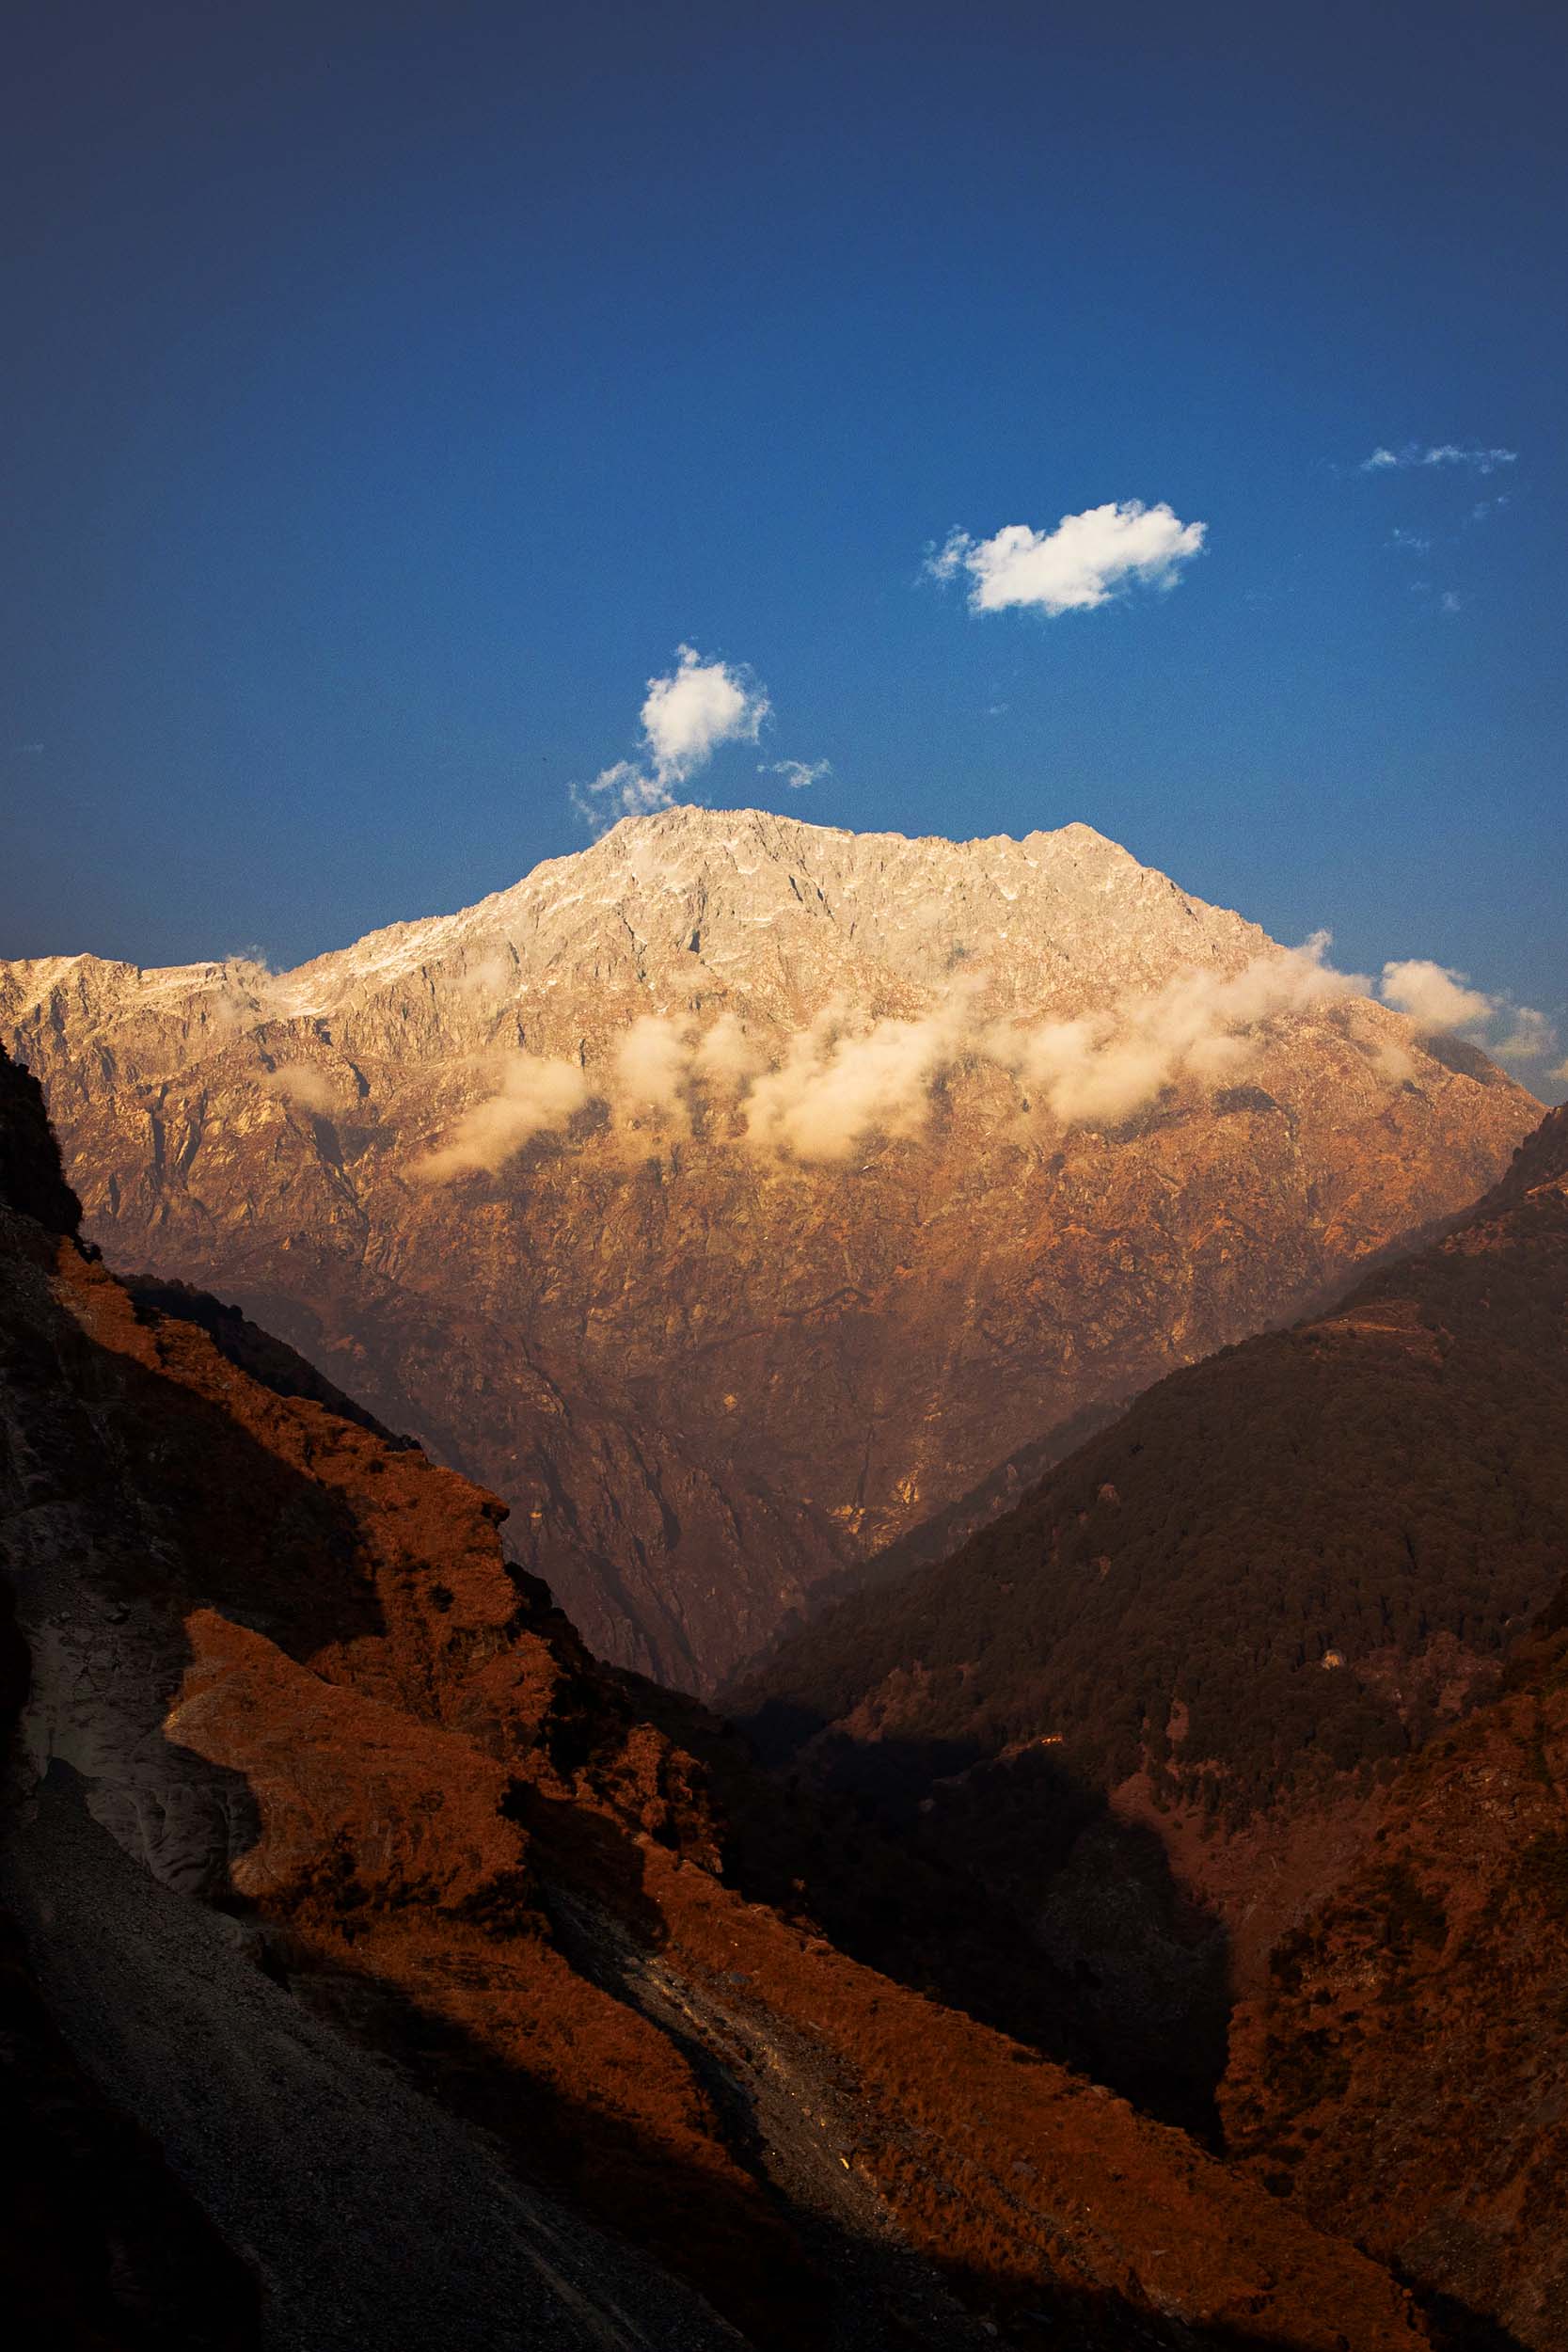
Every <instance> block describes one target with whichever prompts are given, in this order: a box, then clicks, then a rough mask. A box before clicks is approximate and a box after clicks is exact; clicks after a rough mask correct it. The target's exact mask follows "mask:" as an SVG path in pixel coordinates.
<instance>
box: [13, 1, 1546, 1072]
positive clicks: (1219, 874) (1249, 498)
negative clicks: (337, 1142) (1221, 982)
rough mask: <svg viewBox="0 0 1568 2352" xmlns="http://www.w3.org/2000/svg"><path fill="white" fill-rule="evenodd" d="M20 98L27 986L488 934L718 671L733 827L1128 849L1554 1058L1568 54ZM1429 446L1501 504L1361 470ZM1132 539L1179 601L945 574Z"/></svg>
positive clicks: (511, 72)
mask: <svg viewBox="0 0 1568 2352" xmlns="http://www.w3.org/2000/svg"><path fill="white" fill-rule="evenodd" d="M568 15H569V17H570V21H569V22H567V21H565V20H566V19H567V17H568ZM13 52H14V53H15V54H13V56H12V60H11V63H12V72H11V74H10V76H9V83H10V87H9V88H8V93H7V95H6V97H5V100H4V102H3V105H4V119H3V120H0V132H3V138H0V151H3V152H0V186H3V197H4V205H5V215H6V217H7V219H8V222H9V224H10V227H9V231H8V241H7V248H6V255H5V264H4V275H5V302H6V316H7V321H8V336H7V342H8V358H7V362H6V366H5V371H4V375H3V379H0V411H3V418H0V421H3V425H4V431H3V435H0V468H3V469H4V474H5V488H6V505H7V511H8V517H9V529H8V532H7V539H6V547H5V551H4V554H3V556H0V580H3V585H4V595H5V600H6V608H7V617H6V624H5V628H4V630H3V631H0V696H3V722H0V725H3V734H0V775H3V776H4V779H5V784H4V789H5V794H6V800H7V804H8V826H7V834H8V844H9V855H8V858H7V859H6V861H5V868H4V872H3V874H0V947H4V949H5V950H6V951H8V952H10V953H40V952H46V951H53V950H56V949H73V948H76V947H80V946H90V947H92V948H95V949H97V950H99V951H100V952H103V953H110V954H117V955H123V956H127V957H131V958H133V959H135V960H136V961H143V962H154V961H168V960H172V959H177V958H185V957H195V956H200V955H207V954H215V953H223V952H226V951H230V950H233V949H237V948H240V947H248V946H258V947H260V948H261V949H263V950H264V951H265V952H266V953H267V954H269V955H270V956H271V957H272V958H273V959H274V960H275V961H278V962H288V961H295V960H297V959H298V958H299V957H301V956H303V955H305V954H308V953H310V952H313V951H315V950H317V949H319V948H322V947H324V946H332V945H336V944H340V943H341V942H342V941H345V940H347V939H349V938H351V937H353V936H355V935H356V933H358V932H359V931H361V930H366V929H368V928H370V927H372V925H374V924H377V923H381V922H385V921H389V920H392V919H394V918H396V917H399V916H403V915H408V914H422V913H427V912H435V911H438V910H441V909H445V908H449V907H453V906H456V905H459V904H462V903H466V902H467V901H469V900H471V899H473V898H477V897H479V896H480V895H482V894H483V892H484V891H486V890H490V889H494V888H497V887H499V886H502V885H504V884H505V883H507V882H511V881H514V880H515V879H516V877H517V876H518V875H519V874H520V873H522V872H523V871H525V870H526V869H527V868H528V867H529V866H531V864H533V863H534V861H535V860H536V859H538V858H539V857H541V856H546V855H551V854H555V853H558V852H560V851H562V850H568V849H570V848H573V847H575V846H579V845H580V844H581V843H582V842H584V841H585V840H586V839H587V838H588V837H589V836H588V834H587V832H586V831H585V829H584V826H583V823H582V820H581V819H580V818H579V817H578V815H577V813H576V812H575V810H574V808H573V806H572V803H571V798H570V787H572V786H574V785H576V786H578V787H579V791H580V790H581V788H582V787H586V786H587V785H589V784H590V783H591V782H592V780H593V779H594V778H595V777H597V776H599V775H600V774H601V773H602V771H605V770H606V769H607V768H610V767H612V766H613V765H614V764H615V763H616V762H620V761H631V762H634V763H636V762H638V761H639V760H641V772H644V773H646V772H648V747H647V745H646V744H641V745H640V740H639V732H640V715H639V714H640V711H641V706H642V704H643V700H644V697H645V695H646V693H647V691H648V682H649V680H650V679H653V678H656V677H665V676H670V675H675V674H676V667H675V665H676V661H677V648H678V647H680V646H682V645H689V646H690V647H692V648H694V649H695V651H696V654H697V656H698V657H699V658H700V660H701V661H702V663H703V664H705V665H713V664H717V663H724V664H727V665H730V667H731V669H732V670H733V671H735V672H736V674H737V675H740V676H741V678H742V684H743V688H744V691H745V692H746V693H748V694H749V695H751V697H752V700H751V702H750V703H749V704H748V705H747V708H748V709H749V710H750V711H751V712H752V716H753V717H754V714H755V711H756V707H757V697H758V696H760V695H761V693H762V692H763V691H766V696H767V700H768V706H769V715H768V718H767V719H766V721H764V722H763V723H761V725H760V728H759V730H758V733H757V739H756V740H755V741H752V740H750V739H745V738H744V736H743V737H742V738H741V739H734V740H730V741H728V742H721V743H720V744H719V745H718V747H717V748H716V749H715V750H714V751H713V754H712V756H711V757H710V758H709V759H707V760H706V761H705V762H703V763H699V764H698V765H697V766H696V767H694V768H684V769H683V768H682V767H681V766H680V764H679V763H677V766H676V769H675V770H673V771H667V772H668V773H669V774H673V776H674V778H675V787H674V788H677V789H679V790H680V791H681V792H682V793H683V794H685V795H686V796H688V797H694V796H701V797H704V798H707V799H711V800H712V801H714V802H715V803H721V804H740V803H758V802H760V803H763V804H765V805H771V806H775V807H779V808H782V809H785V810H787V811H788V812H789V813H790V814H794V815H800V816H803V817H807V818H815V819H818V820H820V821H824V822H831V823H840V824H848V825H854V826H860V827H896V828H898V829H900V830H903V831H907V832H922V831H940V832H944V833H952V834H972V833H986V832H1003V831H1005V832H1010V833H1022V832H1024V831H1027V830H1029V829H1030V828H1031V827H1033V826H1037V825H1054V824H1060V823H1065V822H1067V821H1068V820H1069V819H1071V818H1084V819H1085V820H1086V821H1087V822H1089V823H1091V824H1094V825H1096V826H1098V827H1100V829H1101V831H1103V832H1106V833H1109V834H1113V835H1115V836H1116V837H1117V839H1119V840H1121V841H1124V842H1125V843H1126V844H1127V846H1128V847H1129V848H1130V849H1132V850H1133V851H1134V852H1135V853H1136V854H1137V855H1138V856H1140V857H1141V858H1144V859H1145V860H1147V861H1148V862H1150V863H1152V864H1156V865H1159V866H1163V867H1164V868H1165V869H1166V870H1167V871H1169V872H1171V873H1173V874H1174V875H1176V876H1177V878H1178V879H1179V880H1180V881H1181V882H1183V883H1184V884H1186V885H1187V886H1188V887H1190V888H1192V889H1195V890H1196V891H1198V892H1199V893H1200V894H1201V895H1203V896H1204V897H1207V898H1213V899H1217V900H1221V901H1224V902H1227V903H1229V904H1233V905H1237V906H1240V907H1242V908H1243V910H1245V912H1247V913H1248V914H1252V915H1254V916H1256V917H1257V918H1258V919H1259V921H1261V922H1263V923H1265V924H1266V925H1267V926H1268V928H1269V929H1270V930H1272V931H1274V932H1275V935H1277V936H1279V937H1282V938H1286V939H1291V940H1294V939H1299V938H1301V937H1303V936H1305V934H1306V933H1307V932H1308V931H1309V930H1312V929H1314V928H1315V927H1316V926H1318V925H1321V924H1326V925H1328V926H1330V927H1331V928H1332V929H1333V930H1334V931H1335V934H1336V955H1337V957H1338V960H1339V961H1343V962H1346V963H1349V964H1352V965H1354V966H1357V967H1363V968H1366V967H1372V968H1375V967H1376V966H1377V965H1379V964H1381V962H1382V961H1384V960H1385V959H1386V958H1405V957H1431V958H1434V959H1435V960H1436V961H1439V962H1441V963H1444V964H1447V965H1451V966H1454V967H1457V968H1459V969H1462V970H1464V971H1466V972H1469V973H1470V974H1472V975H1473V976H1474V977H1475V979H1476V980H1477V981H1478V982H1479V983H1481V985H1482V986H1483V987H1485V988H1487V989H1491V990H1501V991H1507V992H1510V993H1513V995H1515V996H1517V997H1518V998H1519V999H1520V1000H1523V1001H1527V1002H1529V1003H1532V1004H1535V1005H1538V1006H1544V1007H1545V1008H1546V1009H1549V1010H1550V1011H1552V1012H1553V1013H1554V1014H1556V1015H1557V1016H1558V1017H1559V1019H1562V1016H1563V1013H1564V998H1565V996H1568V918H1565V915H1564V911H1563V908H1564V902H1563V887H1562V885H1563V868H1564V859H1563V854H1562V849H1563V831H1564V815H1565V810H1568V788H1565V778H1564V758H1563V738H1562V719H1563V692H1562V687H1563V676H1564V672H1565V669H1568V663H1565V662H1564V656H1563V644H1562V638H1563V613H1564V607H1565V597H1564V590H1565V587H1568V551H1565V550H1568V534H1565V532H1564V516H1565V496H1568V465H1565V459H1564V409H1563V384H1564V381H1565V377H1568V369H1565V365H1564V361H1565V358H1568V353H1565V350H1564V345H1565V342H1568V324H1565V322H1568V302H1565V300H1564V295H1565V292H1568V288H1565V285H1564V259H1563V252H1564V238H1563V233H1562V231H1563V219H1564V195H1565V180H1568V172H1565V169H1564V150H1563V142H1562V137H1561V123H1562V121H1563V119H1564V101H1565V99H1568V87H1565V84H1568V71H1565V67H1568V33H1565V31H1564V26H1563V22H1562V19H1561V16H1560V11H1559V10H1557V9H1555V8H1548V7H1546V6H1532V7H1520V6H1509V5H1506V0H1505V5H1500V6H1494V7H1491V8H1487V9H1484V10H1483V9H1481V8H1477V7H1464V8H1458V7H1449V6H1445V5H1441V4H1439V5H1433V6H1422V7H1411V6H1402V5H1398V0H1395V4H1394V5H1390V6H1386V7H1384V8H1377V9H1371V10H1369V9H1366V8H1362V7H1359V6H1358V7H1355V8H1349V7H1346V8H1341V7H1338V6H1333V5H1327V6H1325V5H1314V6H1313V7H1311V8H1257V7H1255V6H1249V7H1246V8H1228V7H1205V6H1202V5H1197V6H1194V7H1192V8H1185V9H1177V8H1171V7H1169V6H1137V5H1132V6H1117V5H1115V4H1114V0H1113V5H1111V6H1108V7H1105V8H1099V9H1095V10H1080V9H1068V8H1053V7H1039V6H1036V7H1021V6H1010V5H1002V6H992V7H990V8H954V7H952V6H942V7H934V6H927V5H923V0H907V5H904V6H901V7H899V8H886V9H883V8H870V7H855V6H839V7H835V8H818V7H812V6H795V7H790V8H773V7H771V6H768V5H766V0H765V4H764V5H760V6H752V7H750V8H745V9H736V8H734V7H733V6H731V7H724V8H718V7H708V6H705V5H693V6H689V7H684V8H683V7H666V8H658V7H647V6H642V7H635V8H610V7H602V6H596V5H594V0H587V4H586V5H582V6H579V7H578V8H575V9H573V10H572V11H570V12H568V11H565V10H562V9H560V8H549V9H546V8H531V7H527V6H515V5H513V6H489V5H479V6H467V7H465V6H463V5H460V4H458V5H447V6H445V7H441V8H436V7H434V6H403V7H399V6H397V5H395V0H393V4H392V5H379V6H376V7H374V8H372V7H364V8H359V7H354V6H339V7H332V6H330V5H328V6H321V5H317V6H315V7H312V8H309V9H306V8H293V7H290V6H288V5H286V4H282V5H271V6H268V7H266V8H261V7H250V6H245V5H239V6H236V7H233V8H219V9H214V8H211V7H209V6H206V5H202V6H200V7H191V8H173V7H159V6H157V5H152V6H150V7H147V8H137V9H125V8H121V7H118V6H116V7H109V6H103V5H98V4H97V0H94V4H93V5H75V4H73V0H55V5H52V6H50V7H48V8H43V7H36V8H32V9H31V10H30V11H28V12H27V14H26V16H25V18H24V21H23V22H22V24H21V25H20V27H19V28H18V32H17V34H16V35H14V36H13ZM1447 448H1453V449H1456V450H1458V451H1460V452H1462V453H1470V452H1498V451H1506V452H1508V453H1512V454H1511V455H1510V456H1509V457H1508V458H1507V459H1502V458H1497V459H1494V460H1493V461H1492V462H1491V464H1490V467H1489V468H1488V467H1486V466H1484V465H1483V464H1482V463H1481V461H1480V460H1478V459H1475V458H1472V457H1469V456H1461V457H1458V458H1453V459H1449V460H1444V461H1439V462H1433V463H1431V464H1425V463H1404V462H1402V463H1400V464H1397V465H1384V466H1380V467H1378V468H1375V469H1372V470H1370V471H1367V470H1364V461H1365V460H1367V459H1368V458H1369V457H1370V455H1371V453H1373V452H1374V451H1376V450H1378V449H1385V450H1388V451H1391V452H1393V453H1397V454H1400V455H1402V456H1403V455H1404V454H1405V453H1410V454H1412V455H1413V456H1415V457H1420V456H1421V455H1423V454H1424V453H1426V452H1428V451H1431V450H1441V449H1447ZM1129 501H1141V502H1143V504H1144V505H1145V506H1146V508H1156V507H1158V506H1161V505H1164V506H1168V508H1169V509H1170V511H1171V515H1172V517H1173V518H1174V522H1175V524H1176V525H1177V526H1181V527H1185V528H1187V529H1188V530H1191V529H1192V528H1193V527H1195V526H1196V525H1197V524H1201V525H1202V526H1203V532H1202V546H1201V548H1200V549H1199V550H1198V551H1196V552H1190V553H1186V554H1183V555H1181V556H1180V557H1178V558H1176V559H1175V560H1173V562H1172V563H1171V564H1170V565H1169V566H1168V569H1167V572H1166V575H1165V583H1164V585H1161V584H1159V583H1158V580H1156V579H1151V578H1148V577H1144V578H1140V577H1138V576H1137V575H1132V576H1129V577H1124V578H1123V579H1122V580H1120V581H1117V580H1115V579H1112V580H1110V581H1109V583H1108V585H1107V589H1106V594H1105V597H1104V601H1102V602H1100V603H1098V604H1096V605H1095V606H1094V607H1093V609H1084V608H1083V607H1082V606H1080V607H1078V608H1076V609H1067V610H1062V611H1057V612H1048V611H1047V610H1045V609H1044V607H1043V606H1041V605H1040V604H1038V603H1036V604H1034V605H1016V606H1009V607H1007V608H1006V609H997V610H990V611H980V612H976V611H974V610H972V609H971V606H972V601H973V596H974V592H975V591H976V590H977V589H978V587H979V585H980V576H979V573H978V572H976V571H974V570H973V569H969V568H965V566H964V564H963V563H962V561H961V559H956V568H955V566H954V565H950V566H949V568H950V570H951V571H952V572H953V576H952V577H950V578H948V579H947V580H937V579H934V578H932V577H931V576H930V575H929V573H928V572H927V571H926V570H925V568H924V567H925V565H926V563H927V558H928V556H929V555H930V554H931V553H933V552H934V551H936V550H940V549H941V548H942V547H943V546H944V545H945V544H946V543H947V542H948V539H949V534H950V533H952V532H955V531H960V532H966V533H968V534H969V539H970V542H971V543H972V548H978V549H983V548H985V546H986V543H988V542H989V541H990V540H991V539H992V538H993V536H994V534H995V533H997V532H999V531H1001V530H1003V529H1004V528H1005V527H1006V526H1012V525H1021V526H1027V527H1028V529H1029V530H1030V531H1032V532H1038V533H1041V534H1049V533H1051V532H1053V531H1054V529H1055V527H1056V526H1057V524H1058V523H1059V522H1060V520H1061V518H1062V517H1063V516H1076V515H1081V514H1084V513H1085V512H1088V511H1090V510H1094V509H1098V508H1101V507H1104V506H1110V507H1113V508H1114V507H1116V506H1117V505H1118V504H1125V503H1126V502H1129ZM1482 509H1484V511H1481V510H1482ZM1419 542H1426V543H1427V544H1425V545H1420V544H1418V543H1419ZM1045 560H1046V562H1047V564H1049V562H1050V560H1051V559H1050V557H1049V556H1048V557H1047V558H1046V559H1045ZM785 760H799V761H802V762H805V763H808V764H813V765H815V764H816V763H818V762H821V761H827V762H830V763H831V772H830V773H828V774H826V775H823V776H820V777H819V778H818V779H817V781H816V782H815V783H813V784H812V785H811V786H810V787H808V788H806V789H803V790H800V791H795V790H791V789H790V788H789V787H788V785H787V783H786V781H785V779H784V777H783V776H781V775H778V774H775V773H773V772H771V768H772V765H773V763H775V762H781V761H785ZM759 767H764V768H767V769H768V770H769V772H768V773H759V772H758V770H759ZM660 772H661V773H662V772H666V771H660ZM590 797H591V796H590ZM1554 1090H1556V1091H1560V1090H1561V1089H1560V1088H1559V1089H1554Z"/></svg>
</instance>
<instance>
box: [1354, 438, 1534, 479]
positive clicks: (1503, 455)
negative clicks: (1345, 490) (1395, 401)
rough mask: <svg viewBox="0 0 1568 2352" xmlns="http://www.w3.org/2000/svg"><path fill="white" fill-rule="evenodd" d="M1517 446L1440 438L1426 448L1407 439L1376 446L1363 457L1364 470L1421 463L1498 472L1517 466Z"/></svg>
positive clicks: (1395, 470)
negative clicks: (1394, 445)
mask: <svg viewBox="0 0 1568 2352" xmlns="http://www.w3.org/2000/svg"><path fill="white" fill-rule="evenodd" d="M1518 462H1519V453H1518V451H1517V450H1516V449H1462V448H1461V447H1460V446H1459V443H1458V442H1457V441H1438V442H1435V443H1433V444H1432V445H1430V446H1429V447H1428V448H1426V449H1423V448H1422V447H1421V445H1420V443H1419V442H1418V441H1406V442H1405V444H1404V446H1403V448H1402V449H1374V450H1373V452H1372V453H1371V455H1370V457H1364V458H1363V459H1362V461H1361V465H1360V468H1359V471H1360V472H1362V473H1406V472H1408V471H1409V470H1410V469H1411V468H1412V467H1418V466H1468V467H1470V468H1471V469H1473V470H1474V471H1475V472H1476V473H1482V474H1489V473H1496V472H1497V468H1498V467H1499V466H1516V465H1517V464H1518Z"/></svg>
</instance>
